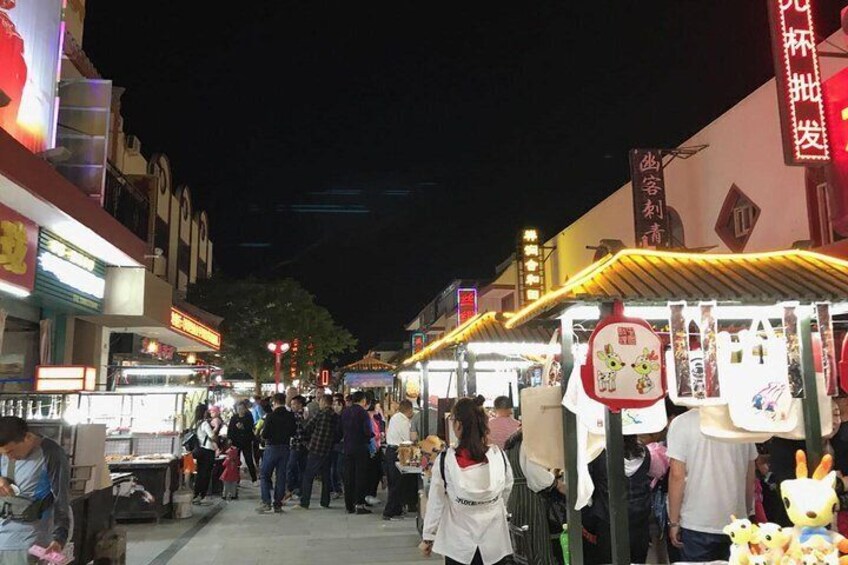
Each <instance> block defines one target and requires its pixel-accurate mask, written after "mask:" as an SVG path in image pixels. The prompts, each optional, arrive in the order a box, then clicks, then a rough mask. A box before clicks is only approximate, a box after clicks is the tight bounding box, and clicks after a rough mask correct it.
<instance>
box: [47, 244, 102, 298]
mask: <svg viewBox="0 0 848 565" xmlns="http://www.w3.org/2000/svg"><path fill="white" fill-rule="evenodd" d="M35 289H36V291H38V293H39V294H41V295H43V296H45V297H47V298H49V299H51V300H53V301H58V302H60V303H62V304H64V305H69V306H72V307H74V308H77V309H82V310H86V311H89V312H100V310H101V308H102V305H103V296H104V294H105V292H106V265H105V264H104V263H103V262H102V261H100V260H98V259H95V258H94V257H92V256H91V255H89V254H88V253H85V252H84V251H83V250H81V249H80V248H78V247H76V246H74V245H72V244H70V243H68V242H67V241H65V240H63V239H61V238H59V237H57V236H56V235H54V234H52V233H50V232H49V231H47V230H41V233H40V234H39V238H38V267H37V270H36V277H35Z"/></svg>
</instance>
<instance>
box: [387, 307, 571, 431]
mask: <svg viewBox="0 0 848 565" xmlns="http://www.w3.org/2000/svg"><path fill="white" fill-rule="evenodd" d="M511 316H512V315H511V314H509V313H496V312H487V313H484V314H478V315H476V316H474V317H473V318H471V319H470V320H468V321H467V322H466V323H464V324H462V325H460V326H458V327H457V328H456V329H454V330H453V331H451V332H450V333H448V334H447V335H445V336H444V337H443V338H441V339H439V340H437V341H434V342H432V343H430V344H429V345H427V346H426V347H424V348H423V349H422V350H421V351H419V352H418V353H416V354H414V355H412V356H411V357H409V358H407V359H406V360H405V361H404V362H403V363H402V364H401V368H400V371H399V373H398V375H399V377H400V379H401V382H403V383H404V385H405V386H406V387H407V388H409V387H410V383H417V384H418V386H415V384H413V385H411V386H412V388H417V389H418V390H420V394H421V397H422V406H421V409H422V410H423V417H424V422H423V427H424V429H425V430H427V431H428V433H434V434H438V435H439V436H440V437H442V438H444V439H447V437H446V435H445V433H446V431H445V428H444V425H443V423H442V422H443V419H444V417H445V415H446V414H447V413H448V412H450V409H451V407H452V406H453V400H452V399H456V398H457V397H460V396H465V395H472V396H473V395H478V394H480V395H482V396H483V397H484V398H485V399H486V406H492V405H493V404H494V400H495V398H497V397H498V396H509V397H510V398H513V399H516V400H517V398H518V394H519V392H520V389H521V388H523V387H524V386H527V385H529V384H530V383H532V382H533V380H534V377H533V375H534V374H538V375H539V377H538V378H539V380H542V377H541V375H542V374H543V373H544V374H547V373H549V372H551V371H552V368H553V361H554V357H555V356H556V355H558V354H559V345H558V344H557V343H556V342H555V341H552V338H553V337H554V334H555V333H556V327H555V324H552V323H550V322H544V321H537V322H533V323H529V324H526V325H524V326H522V327H518V328H514V329H508V328H507V327H506V325H505V324H506V321H507V320H509V319H510V317H511ZM555 372H556V371H555ZM545 380H547V379H545ZM516 403H517V402H516ZM425 435H427V434H425Z"/></svg>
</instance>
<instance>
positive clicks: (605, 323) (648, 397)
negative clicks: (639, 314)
mask: <svg viewBox="0 0 848 565" xmlns="http://www.w3.org/2000/svg"><path fill="white" fill-rule="evenodd" d="M662 351H663V350H662V340H661V339H660V337H659V336H658V335H657V334H656V333H654V330H653V329H652V328H651V326H650V324H648V322H646V321H645V320H641V319H638V318H627V317H625V316H624V307H623V305H622V304H621V303H619V302H616V303H615V305H614V307H613V313H612V315H611V316H608V317H607V318H605V319H604V320H602V321H601V322H600V323H598V325H597V327H596V328H595V331H594V332H592V336H591V337H590V338H589V351H588V355H587V358H586V364H585V365H583V369H582V375H581V376H582V380H583V387H584V388H585V390H586V394H587V395H588V396H589V397H590V398H592V399H594V400H597V401H598V402H600V403H602V404H605V405H606V406H608V407H609V408H610V409H612V410H616V411H617V410H621V409H622V408H645V407H648V406H651V405H653V404H654V403H656V402H657V401H658V400H660V399H662V398H663V397H664V396H665V380H664V379H663V370H662V365H663V362H662Z"/></svg>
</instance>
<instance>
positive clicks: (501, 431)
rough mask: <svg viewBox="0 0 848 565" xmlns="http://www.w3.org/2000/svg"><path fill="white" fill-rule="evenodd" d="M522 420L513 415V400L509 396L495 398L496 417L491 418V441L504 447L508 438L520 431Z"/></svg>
mask: <svg viewBox="0 0 848 565" xmlns="http://www.w3.org/2000/svg"><path fill="white" fill-rule="evenodd" d="M520 427H521V422H519V421H518V420H516V419H515V418H513V417H512V400H510V398H509V397H508V396H499V397H497V398H496V399H495V417H494V418H492V419H490V420H489V442H490V443H492V444H493V445H497V446H498V447H500V448H501V449H503V448H504V445H505V444H506V440H508V439H509V437H510V436H511V435H512V434H514V433H515V432H517V431H518V429H519V428H520Z"/></svg>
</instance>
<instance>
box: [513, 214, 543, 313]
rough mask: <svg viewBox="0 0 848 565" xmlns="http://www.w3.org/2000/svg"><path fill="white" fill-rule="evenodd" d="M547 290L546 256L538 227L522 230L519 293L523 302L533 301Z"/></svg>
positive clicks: (519, 253) (519, 257)
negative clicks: (543, 252)
mask: <svg viewBox="0 0 848 565" xmlns="http://www.w3.org/2000/svg"><path fill="white" fill-rule="evenodd" d="M544 290H545V258H544V255H543V254H542V238H541V237H540V236H539V230H537V229H536V228H525V229H523V230H521V236H520V237H519V242H518V293H519V300H520V303H521V304H527V303H528V302H533V301H534V300H537V299H538V298H540V297H541V296H542V293H543V292H544Z"/></svg>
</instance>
